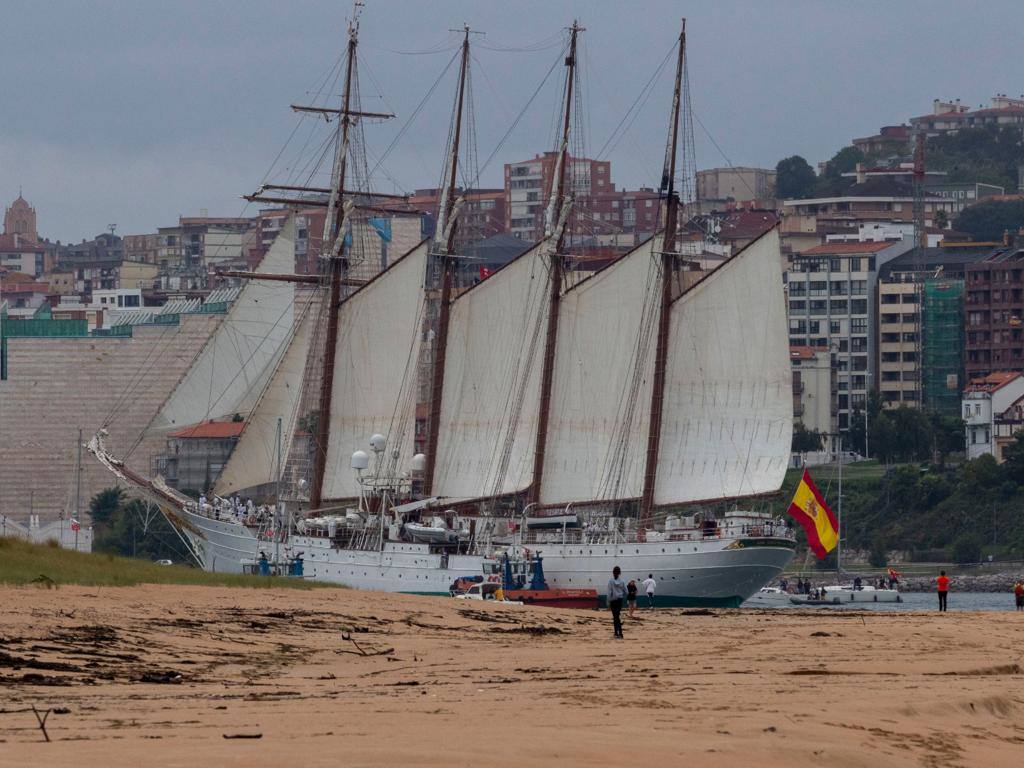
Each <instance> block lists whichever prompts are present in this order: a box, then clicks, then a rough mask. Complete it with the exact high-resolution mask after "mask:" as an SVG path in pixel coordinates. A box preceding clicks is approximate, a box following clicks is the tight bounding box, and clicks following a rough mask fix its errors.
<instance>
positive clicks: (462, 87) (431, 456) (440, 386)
mask: <svg viewBox="0 0 1024 768" xmlns="http://www.w3.org/2000/svg"><path fill="white" fill-rule="evenodd" d="M469 32H470V30H469V26H468V25H466V26H465V27H464V33H465V36H464V37H463V39H462V65H461V67H460V69H459V91H458V97H457V99H456V105H455V131H454V134H453V136H452V153H451V159H450V163H449V167H448V172H449V176H448V186H447V189H446V191H445V192H446V194H445V198H444V201H443V204H442V205H443V209H442V210H441V211H439V213H440V221H439V222H438V225H439V227H442V226H443V227H444V228H445V229H447V239H446V240H445V244H444V252H443V253H442V254H441V299H440V301H441V304H440V308H439V312H438V318H437V330H436V333H435V335H434V355H433V368H432V370H431V381H430V421H429V423H428V425H427V466H426V470H425V472H424V475H423V478H424V479H423V493H424V494H425V495H427V496H429V495H430V493H431V490H432V488H433V485H434V467H435V466H436V464H437V447H438V446H437V435H438V432H439V431H440V429H441V398H442V396H443V393H444V366H445V358H446V357H447V354H448V322H449V318H450V316H451V303H452V271H453V269H454V259H452V254H453V253H454V252H455V230H456V228H457V226H458V224H457V222H456V221H454V220H453V216H454V215H455V187H456V182H457V180H458V170H459V143H460V141H461V139H462V107H463V103H464V100H465V95H466V70H467V68H468V67H469ZM444 237H445V233H444V231H439V232H438V233H437V234H436V241H438V242H439V241H440V239H441V238H444Z"/></svg>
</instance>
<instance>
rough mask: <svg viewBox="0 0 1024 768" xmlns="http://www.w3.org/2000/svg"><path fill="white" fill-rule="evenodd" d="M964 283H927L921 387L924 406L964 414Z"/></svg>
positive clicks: (940, 281)
mask: <svg viewBox="0 0 1024 768" xmlns="http://www.w3.org/2000/svg"><path fill="white" fill-rule="evenodd" d="M963 307H964V281H963V280H946V279H940V278H934V279H929V280H926V281H925V283H924V302H923V306H922V307H921V315H922V320H923V330H924V334H923V340H922V341H923V344H922V347H923V350H922V351H923V354H922V361H921V362H922V366H921V372H922V373H921V377H922V380H921V386H922V389H923V394H924V406H925V408H927V409H928V410H931V411H936V412H938V413H942V414H947V415H954V416H955V415H957V414H959V413H960V389H961V383H962V381H963V348H964V320H963Z"/></svg>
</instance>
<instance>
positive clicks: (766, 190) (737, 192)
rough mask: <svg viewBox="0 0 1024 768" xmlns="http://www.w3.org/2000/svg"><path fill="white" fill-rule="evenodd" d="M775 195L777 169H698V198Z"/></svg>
mask: <svg viewBox="0 0 1024 768" xmlns="http://www.w3.org/2000/svg"><path fill="white" fill-rule="evenodd" d="M774 197H775V170H774V169H770V168H746V167H741V166H735V167H729V168H709V169H707V170H705V171H697V200H699V201H705V200H714V201H726V200H770V199H772V198H774Z"/></svg>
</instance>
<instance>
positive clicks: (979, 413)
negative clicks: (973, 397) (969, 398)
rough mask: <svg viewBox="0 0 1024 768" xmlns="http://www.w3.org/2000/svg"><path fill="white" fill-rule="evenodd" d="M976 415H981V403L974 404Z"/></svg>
mask: <svg viewBox="0 0 1024 768" xmlns="http://www.w3.org/2000/svg"><path fill="white" fill-rule="evenodd" d="M974 415H975V416H981V403H975V404H974Z"/></svg>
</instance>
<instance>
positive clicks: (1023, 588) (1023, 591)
mask: <svg viewBox="0 0 1024 768" xmlns="http://www.w3.org/2000/svg"><path fill="white" fill-rule="evenodd" d="M1013 597H1014V600H1015V602H1016V603H1017V610H1018V611H1024V581H1020V580H1019V579H1018V580H1017V583H1016V584H1014V585H1013Z"/></svg>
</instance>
